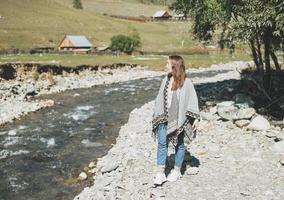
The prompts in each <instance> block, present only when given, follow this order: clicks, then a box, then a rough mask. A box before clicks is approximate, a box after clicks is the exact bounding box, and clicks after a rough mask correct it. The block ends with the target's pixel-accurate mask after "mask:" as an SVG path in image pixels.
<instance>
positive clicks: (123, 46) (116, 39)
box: [110, 34, 141, 54]
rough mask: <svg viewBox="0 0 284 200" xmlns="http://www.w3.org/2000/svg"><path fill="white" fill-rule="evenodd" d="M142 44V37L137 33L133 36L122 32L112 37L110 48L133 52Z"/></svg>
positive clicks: (128, 52)
mask: <svg viewBox="0 0 284 200" xmlns="http://www.w3.org/2000/svg"><path fill="white" fill-rule="evenodd" d="M140 44H141V43H140V38H139V37H138V36H137V35H136V37H131V36H126V35H121V34H120V35H116V36H113V37H112V38H111V45H110V49H111V50H113V51H121V52H125V53H127V54H131V53H132V51H133V50H134V49H135V48H136V47H138V46H140Z"/></svg>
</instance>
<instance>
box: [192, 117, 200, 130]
mask: <svg viewBox="0 0 284 200" xmlns="http://www.w3.org/2000/svg"><path fill="white" fill-rule="evenodd" d="M198 123H199V120H198V119H195V120H194V122H193V124H192V130H193V132H194V131H196V130H197V127H198Z"/></svg>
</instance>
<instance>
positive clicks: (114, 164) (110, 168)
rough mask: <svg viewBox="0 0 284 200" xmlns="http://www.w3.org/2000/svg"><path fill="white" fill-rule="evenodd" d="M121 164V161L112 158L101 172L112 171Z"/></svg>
mask: <svg viewBox="0 0 284 200" xmlns="http://www.w3.org/2000/svg"><path fill="white" fill-rule="evenodd" d="M119 164H120V163H119V162H118V161H111V160H110V161H109V163H108V164H107V165H105V166H103V167H102V169H101V172H102V173H107V172H111V171H113V170H115V169H116V168H118V166H119Z"/></svg>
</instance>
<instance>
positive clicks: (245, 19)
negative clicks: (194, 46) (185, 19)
mask: <svg viewBox="0 0 284 200" xmlns="http://www.w3.org/2000/svg"><path fill="white" fill-rule="evenodd" d="M170 8H171V9H173V10H175V11H176V12H187V10H188V15H190V16H191V18H192V19H193V21H194V23H193V33H194V35H195V36H196V38H197V39H199V40H201V41H207V42H208V41H211V40H212V38H213V35H216V34H215V33H216V30H221V33H220V34H219V35H218V37H219V38H218V43H219V45H220V47H221V48H224V47H228V48H235V46H236V44H238V43H247V44H248V45H249V46H250V49H251V52H252V56H253V60H254V63H255V65H256V67H257V70H258V71H259V73H261V75H262V78H263V81H262V84H263V87H264V88H265V90H266V91H267V92H268V93H270V89H271V65H270V58H271V59H272V60H273V62H274V66H275V68H276V69H277V70H281V66H280V64H279V62H278V58H277V55H276V51H282V52H283V53H284V1H283V0H262V1H260V0H204V1H200V0H176V1H175V2H174V3H173V4H172V6H170Z"/></svg>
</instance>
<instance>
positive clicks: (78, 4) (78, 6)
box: [73, 0, 83, 9]
mask: <svg viewBox="0 0 284 200" xmlns="http://www.w3.org/2000/svg"><path fill="white" fill-rule="evenodd" d="M73 7H74V8H76V9H83V6H82V2H81V0H73Z"/></svg>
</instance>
